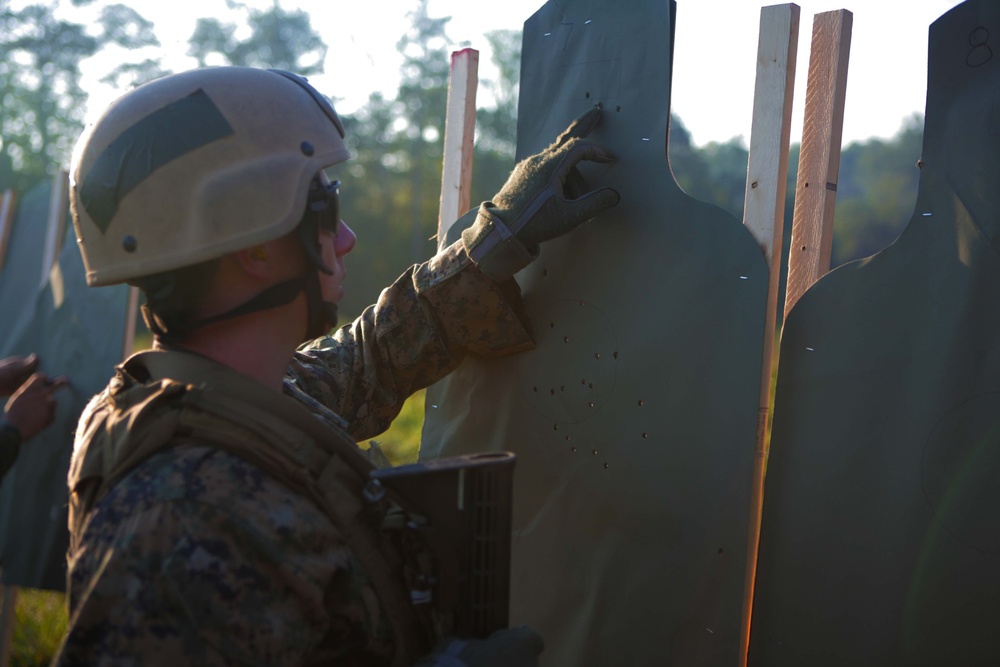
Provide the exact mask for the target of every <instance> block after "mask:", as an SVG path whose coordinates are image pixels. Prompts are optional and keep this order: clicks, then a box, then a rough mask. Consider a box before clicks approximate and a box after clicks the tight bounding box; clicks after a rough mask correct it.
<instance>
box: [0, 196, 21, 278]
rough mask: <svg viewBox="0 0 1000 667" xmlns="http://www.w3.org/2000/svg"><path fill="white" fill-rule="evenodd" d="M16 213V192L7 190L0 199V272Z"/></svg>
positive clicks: (5, 257)
mask: <svg viewBox="0 0 1000 667" xmlns="http://www.w3.org/2000/svg"><path fill="white" fill-rule="evenodd" d="M16 211H17V192H15V191H14V190H7V191H6V192H4V193H3V196H2V197H0V271H2V270H3V265H4V262H5V261H6V260H7V247H8V246H9V245H10V235H11V232H13V231H14V213H15V212H16Z"/></svg>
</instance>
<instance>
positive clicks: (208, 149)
mask: <svg viewBox="0 0 1000 667" xmlns="http://www.w3.org/2000/svg"><path fill="white" fill-rule="evenodd" d="M349 157H350V152H349V150H348V149H347V146H346V145H345V143H344V126H343V124H342V122H341V120H340V118H339V117H338V116H337V113H336V111H335V110H334V108H333V106H332V105H331V104H330V102H329V101H328V100H327V99H326V98H325V97H323V96H322V95H321V94H320V93H319V92H318V91H316V89H315V88H313V87H312V85H310V84H309V83H308V82H307V81H306V79H304V78H302V77H300V76H297V75H295V74H292V73H289V72H282V71H279V70H265V69H256V68H250V67H209V68H202V69H195V70H191V71H187V72H182V73H178V74H172V75H168V76H165V77H163V78H160V79H156V80H154V81H151V82H149V83H146V84H143V85H141V86H138V87H137V88H135V89H133V90H131V91H130V92H128V93H126V94H125V95H123V96H122V97H120V98H118V99H117V100H116V101H115V102H113V103H112V104H111V105H110V106H109V107H108V108H107V109H106V110H105V111H104V113H103V114H102V115H101V116H100V117H99V118H98V119H97V120H96V121H95V122H94V123H93V124H91V125H89V126H88V127H87V128H86V129H85V130H84V133H83V135H82V136H81V137H80V140H79V141H78V143H77V146H76V149H75V151H74V155H73V160H72V165H71V173H70V208H71V212H72V218H73V225H74V228H75V230H76V235H77V241H78V243H79V245H80V250H81V253H82V255H83V261H84V265H85V268H86V275H87V284H88V285H91V286H98V285H108V284H114V283H122V282H129V283H132V284H140V285H142V279H143V278H144V277H148V276H156V275H169V274H170V272H171V271H175V270H177V269H182V268H184V267H190V266H194V265H198V264H200V263H203V262H206V261H209V260H212V259H216V258H219V257H222V256H224V255H226V254H228V253H231V252H235V251H237V250H241V249H244V248H248V247H250V246H253V245H256V244H260V243H265V242H267V241H271V240H273V239H276V238H279V237H281V236H284V235H285V234H288V233H289V232H291V231H293V230H294V229H296V228H297V227H298V226H299V225H300V222H302V220H303V215H304V213H305V212H306V210H307V208H312V209H313V210H318V209H322V208H323V207H324V206H325V204H326V202H327V201H328V200H332V201H333V202H334V203H335V202H336V184H333V185H330V184H329V182H328V181H326V180H325V175H324V174H323V169H325V168H327V167H329V166H331V165H334V164H337V163H338V162H343V161H344V160H347V159H348V158H349ZM317 191H318V192H319V193H320V196H318V197H317ZM334 222H336V220H334ZM305 244H306V246H307V252H308V253H309V255H310V257H313V259H314V262H317V263H318V268H319V269H320V270H324V271H327V272H329V270H328V268H327V267H324V266H322V262H319V261H318V258H317V257H316V256H315V252H314V250H315V248H314V247H312V246H313V244H311V243H309V242H305ZM303 288H304V287H303ZM288 291H289V290H288V289H286V290H285V292H286V293H288ZM298 291H299V290H298V289H296V290H295V294H297V293H298ZM307 291H309V290H307ZM291 296H292V297H293V296H294V294H292V295H291ZM289 300H290V298H289ZM265 301H267V300H266V299H265ZM273 302H274V298H273V297H272V298H271V299H270V301H269V302H268V303H270V306H273V305H275V304H274V303H273ZM270 306H268V307H270ZM311 310H312V306H311ZM244 312H245V311H244ZM310 317H311V319H313V318H312V316H310ZM147 321H148V317H147Z"/></svg>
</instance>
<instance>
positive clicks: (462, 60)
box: [437, 49, 479, 249]
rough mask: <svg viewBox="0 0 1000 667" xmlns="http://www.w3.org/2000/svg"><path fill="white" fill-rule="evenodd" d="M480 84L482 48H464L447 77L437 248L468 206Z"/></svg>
mask: <svg viewBox="0 0 1000 667" xmlns="http://www.w3.org/2000/svg"><path fill="white" fill-rule="evenodd" d="M478 85H479V51H476V50H475V49H462V50H461V51H455V52H454V53H452V54H451V75H450V77H449V80H448V108H447V113H446V116H445V125H444V160H443V165H442V170H441V207H440V209H439V214H438V232H437V239H438V249H441V248H443V247H444V244H445V239H446V237H447V235H448V229H449V228H450V227H451V225H452V224H453V223H454V222H455V220H457V219H458V217H459V216H460V215H462V214H463V213H465V212H466V211H467V210H468V209H469V198H470V191H471V186H472V151H473V146H474V139H475V131H476V88H477V87H478Z"/></svg>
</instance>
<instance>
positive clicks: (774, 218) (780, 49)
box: [740, 4, 799, 665]
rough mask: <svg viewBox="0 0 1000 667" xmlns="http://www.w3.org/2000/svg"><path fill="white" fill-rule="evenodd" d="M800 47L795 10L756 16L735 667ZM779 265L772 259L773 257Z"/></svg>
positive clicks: (753, 541) (749, 584)
mask: <svg viewBox="0 0 1000 667" xmlns="http://www.w3.org/2000/svg"><path fill="white" fill-rule="evenodd" d="M798 43H799V7H798V6H797V5H794V4H787V5H775V6H772V7H764V8H762V9H761V11H760V36H759V38H758V42H757V80H756V84H755V88H754V99H753V124H752V128H751V132H750V156H749V161H748V164H747V186H746V195H745V198H744V202H745V203H744V208H743V224H744V225H746V226H747V228H748V229H749V230H750V232H751V233H752V234H753V236H754V238H755V239H756V240H757V243H758V244H760V248H761V251H762V252H763V253H764V257H765V258H766V260H767V264H768V267H769V269H770V278H769V282H768V290H767V310H766V313H765V327H764V349H763V354H762V356H761V376H760V396H759V402H758V412H757V435H756V439H755V442H754V477H753V488H752V497H751V500H750V520H749V526H750V531H749V539H748V542H747V569H746V578H745V589H744V596H743V617H742V626H741V645H740V665H745V664H746V654H747V649H748V647H749V641H750V614H751V610H752V608H753V590H754V577H755V574H756V570H757V545H758V542H759V539H760V514H761V506H762V502H763V491H764V466H765V462H766V459H767V445H766V443H767V427H768V416H769V413H770V399H771V356H772V353H773V351H774V326H775V317H776V314H777V310H778V285H779V282H780V281H779V278H780V276H781V261H780V260H781V242H782V234H783V232H784V218H785V191H786V183H787V179H788V147H789V138H790V135H791V125H792V97H793V95H792V94H793V91H794V88H795V63H796V53H797V50H798ZM776 257H777V258H778V261H775V258H776Z"/></svg>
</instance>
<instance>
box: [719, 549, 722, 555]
mask: <svg viewBox="0 0 1000 667" xmlns="http://www.w3.org/2000/svg"><path fill="white" fill-rule="evenodd" d="M719 555H720V556H721V555H722V547H719Z"/></svg>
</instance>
